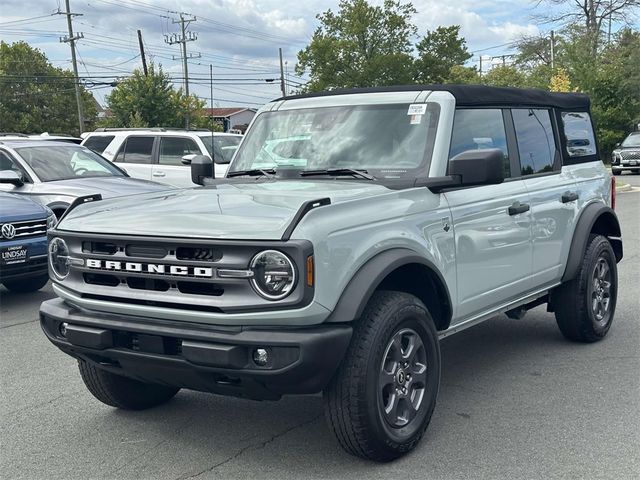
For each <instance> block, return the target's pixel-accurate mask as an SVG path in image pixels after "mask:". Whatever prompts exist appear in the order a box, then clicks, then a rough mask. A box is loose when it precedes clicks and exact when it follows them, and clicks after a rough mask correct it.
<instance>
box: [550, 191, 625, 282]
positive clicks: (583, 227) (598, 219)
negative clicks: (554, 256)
mask: <svg viewBox="0 0 640 480" xmlns="http://www.w3.org/2000/svg"><path fill="white" fill-rule="evenodd" d="M590 234H599V235H603V236H605V237H607V239H608V240H609V242H610V243H611V247H612V248H613V252H614V254H615V256H616V262H620V260H622V255H623V252H622V239H621V238H620V237H622V231H621V230H620V222H618V217H617V216H616V212H615V211H614V210H613V209H611V208H610V207H608V206H606V205H604V204H602V203H592V204H590V205H588V206H587V207H586V208H585V209H584V211H583V212H582V214H581V215H580V217H579V218H578V222H577V224H576V228H575V230H574V231H573V239H572V240H571V247H570V249H569V257H568V258H567V264H566V267H565V271H564V275H563V276H562V281H563V282H566V281H568V280H571V279H573V278H575V276H576V274H577V273H578V269H579V267H580V263H581V262H582V257H583V255H584V252H585V250H586V248H587V242H588V241H589V235H590Z"/></svg>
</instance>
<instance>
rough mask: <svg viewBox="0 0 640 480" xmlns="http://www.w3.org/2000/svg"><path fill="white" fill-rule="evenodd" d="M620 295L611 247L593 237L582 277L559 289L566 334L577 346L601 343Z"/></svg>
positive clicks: (559, 316)
mask: <svg viewBox="0 0 640 480" xmlns="http://www.w3.org/2000/svg"><path fill="white" fill-rule="evenodd" d="M617 295H618V270H617V265H616V257H615V254H614V253H613V248H611V244H610V243H609V241H608V240H607V239H606V237H604V236H602V235H590V236H589V240H588V242H587V249H586V251H585V253H584V257H583V260H582V264H581V265H580V269H579V270H578V274H577V275H576V277H575V278H574V279H573V280H570V281H568V282H566V283H564V284H563V285H561V286H560V287H558V290H557V293H556V297H555V300H554V304H555V312H556V321H557V323H558V327H559V328H560V331H561V332H562V334H563V335H564V336H565V337H566V338H567V339H569V340H572V341H574V342H584V343H590V342H597V341H598V340H602V339H603V338H604V337H605V336H606V335H607V332H608V331H609V328H611V323H612V322H613V317H614V313H615V309H616V300H617Z"/></svg>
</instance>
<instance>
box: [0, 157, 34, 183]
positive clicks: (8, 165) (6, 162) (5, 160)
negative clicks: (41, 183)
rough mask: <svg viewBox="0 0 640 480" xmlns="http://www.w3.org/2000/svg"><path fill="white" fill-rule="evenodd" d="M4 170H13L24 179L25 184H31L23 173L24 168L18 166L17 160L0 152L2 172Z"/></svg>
mask: <svg viewBox="0 0 640 480" xmlns="http://www.w3.org/2000/svg"><path fill="white" fill-rule="evenodd" d="M2 170H13V171H14V172H16V173H17V174H18V175H20V176H21V177H22V180H23V181H24V182H28V183H31V180H30V179H29V178H28V176H27V174H26V173H25V172H23V171H22V168H20V167H19V166H18V164H17V163H16V162H15V160H14V159H13V158H11V157H10V156H9V154H7V153H5V152H3V151H1V150H0V171H2Z"/></svg>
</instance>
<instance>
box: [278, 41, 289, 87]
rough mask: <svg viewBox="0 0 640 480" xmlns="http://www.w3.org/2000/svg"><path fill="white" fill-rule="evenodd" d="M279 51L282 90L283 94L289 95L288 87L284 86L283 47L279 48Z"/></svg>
mask: <svg viewBox="0 0 640 480" xmlns="http://www.w3.org/2000/svg"><path fill="white" fill-rule="evenodd" d="M278 52H279V53H280V90H281V91H282V96H283V97H286V96H287V89H286V88H285V86H284V66H283V65H282V49H281V48H279V49H278Z"/></svg>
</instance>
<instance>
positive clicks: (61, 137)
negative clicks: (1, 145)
mask: <svg viewBox="0 0 640 480" xmlns="http://www.w3.org/2000/svg"><path fill="white" fill-rule="evenodd" d="M5 140H52V141H55V142H69V143H76V144H79V143H80V142H82V138H80V137H73V136H71V135H66V134H62V133H56V134H49V133H48V132H44V133H41V134H39V135H26V134H24V133H10V132H2V133H0V141H5Z"/></svg>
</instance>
